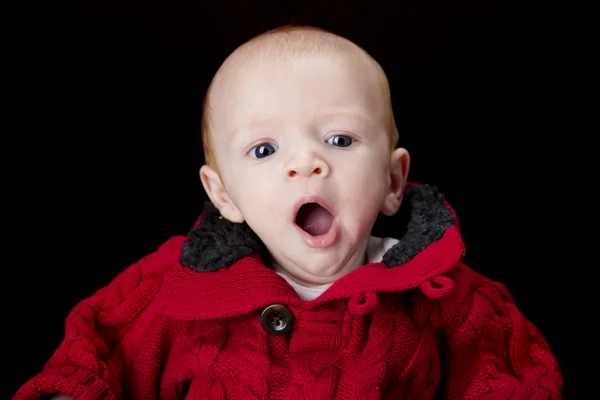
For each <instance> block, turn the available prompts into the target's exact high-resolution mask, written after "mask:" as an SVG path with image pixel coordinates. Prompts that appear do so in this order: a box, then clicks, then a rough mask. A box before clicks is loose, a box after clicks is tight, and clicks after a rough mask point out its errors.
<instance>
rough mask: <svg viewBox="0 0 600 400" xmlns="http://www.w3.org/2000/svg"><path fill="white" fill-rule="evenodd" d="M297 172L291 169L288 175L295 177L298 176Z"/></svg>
mask: <svg viewBox="0 0 600 400" xmlns="http://www.w3.org/2000/svg"><path fill="white" fill-rule="evenodd" d="M296 174H297V172H296V171H294V170H293V169H292V170H290V172H288V175H289V176H290V178H293V177H294V176H296Z"/></svg>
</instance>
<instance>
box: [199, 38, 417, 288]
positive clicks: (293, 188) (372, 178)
mask: <svg viewBox="0 0 600 400" xmlns="http://www.w3.org/2000/svg"><path fill="white" fill-rule="evenodd" d="M202 129H203V143H204V151H205V158H206V165H204V166H203V167H202V168H201V170H200V178H201V181H202V184H203V186H204V188H205V190H206V192H207V194H208V196H209V198H210V200H211V201H212V202H213V204H214V205H215V206H216V207H217V208H218V209H219V211H220V213H221V215H222V216H223V217H224V218H227V219H228V220H230V221H232V222H234V223H242V222H246V223H247V224H248V225H249V226H250V228H251V229H252V230H253V231H254V232H255V233H256V234H257V235H258V237H259V238H260V239H261V240H262V242H263V243H264V244H265V246H266V248H267V250H268V251H269V253H270V255H271V262H272V263H273V267H274V268H276V269H278V270H282V271H284V272H286V273H287V274H288V275H289V276H291V277H292V278H294V279H295V280H297V281H299V282H301V283H305V284H320V283H328V282H332V281H334V280H336V279H338V278H340V277H341V276H343V275H344V274H346V273H347V272H349V271H350V270H352V269H354V268H357V267H358V266H360V265H361V264H363V263H364V261H365V250H366V246H367V241H368V239H369V236H370V233H371V229H372V227H373V224H374V223H375V220H376V218H377V216H378V214H379V213H380V212H381V213H383V214H385V215H393V214H395V213H396V212H397V211H398V209H399V207H400V202H401V199H402V192H403V190H404V186H405V184H406V178H407V174H408V169H409V156H408V153H407V151H406V150H404V149H401V148H399V149H396V144H397V140H398V131H397V129H396V125H395V122H394V117H393V112H392V106H391V101H390V92H389V85H388V81H387V78H386V76H385V74H384V72H383V70H382V68H381V67H380V66H379V64H378V63H377V62H376V61H375V60H373V59H372V58H371V57H370V56H369V55H368V54H367V53H366V52H365V51H364V50H362V49H361V48H360V47H358V46H357V45H355V44H354V43H352V42H350V41H348V40H346V39H344V38H341V37H339V36H336V35H334V34H331V33H328V32H325V31H322V30H319V29H315V28H304V27H298V28H285V29H279V30H275V31H271V32H268V33H266V34H263V35H260V36H258V37H256V38H254V39H252V40H251V41H249V42H247V43H245V44H244V45H242V46H240V47H239V48H238V49H236V50H235V51H234V52H233V53H232V54H231V55H230V56H229V57H228V58H227V60H225V62H224V63H223V65H222V66H221V68H220V69H219V70H218V71H217V74H216V75H215V77H214V79H213V82H212V83H211V86H210V87H209V90H208V92H207V96H206V99H205V103H204V112H203V124H202Z"/></svg>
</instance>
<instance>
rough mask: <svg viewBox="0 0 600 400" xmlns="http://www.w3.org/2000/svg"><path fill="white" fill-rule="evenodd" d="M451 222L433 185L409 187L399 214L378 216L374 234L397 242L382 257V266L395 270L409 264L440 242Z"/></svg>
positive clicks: (452, 216)
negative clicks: (395, 239)
mask: <svg viewBox="0 0 600 400" xmlns="http://www.w3.org/2000/svg"><path fill="white" fill-rule="evenodd" d="M454 223H455V218H454V215H453V214H452V212H450V209H449V208H448V207H446V205H445V204H444V196H443V195H442V193H440V192H439V191H438V190H437V189H436V188H434V187H432V186H427V185H423V186H417V185H411V186H408V187H407V188H406V190H405V191H404V198H403V201H402V206H401V207H400V211H399V212H398V213H397V214H396V215H395V216H393V217H385V216H380V217H379V218H378V220H377V222H376V223H375V227H374V229H373V234H374V235H376V236H380V237H386V236H390V237H395V238H397V239H399V240H400V242H398V243H397V244H396V245H395V246H394V247H392V248H391V249H389V250H388V251H387V252H386V253H385V254H384V255H383V260H382V261H383V263H384V264H386V265H387V266H388V267H394V266H396V265H400V264H403V263H405V262H407V261H410V260H411V259H412V258H413V257H414V256H416V255H417V254H418V253H420V252H421V251H423V250H424V249H425V248H426V247H427V246H429V245H430V244H431V243H433V242H435V241H437V240H439V239H441V237H442V235H443V234H444V232H445V231H446V229H448V228H449V227H451V226H452V225H453V224H454ZM399 228H400V229H401V230H400V232H399Z"/></svg>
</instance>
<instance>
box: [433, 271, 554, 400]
mask: <svg viewBox="0 0 600 400" xmlns="http://www.w3.org/2000/svg"><path fill="white" fill-rule="evenodd" d="M455 274H456V275H455V276H454V277H453V278H454V285H455V287H454V291H453V294H452V295H451V296H450V299H448V300H446V301H448V302H451V303H453V304H452V305H448V304H446V306H447V308H446V310H448V309H450V310H451V311H450V312H449V315H450V318H449V320H448V321H447V322H448V323H447V325H446V328H445V333H444V337H445V342H444V345H445V361H446V362H445V365H443V367H444V368H445V370H446V373H447V381H446V387H445V394H446V395H445V397H444V398H447V399H461V400H469V399H473V400H475V399H505V400H521V399H528V400H545V399H553V400H557V399H561V398H562V395H561V391H562V386H563V378H562V375H561V373H560V371H559V368H558V362H557V359H556V358H555V356H554V355H553V353H552V352H551V350H550V347H549V346H548V344H547V343H546V341H545V339H544V338H543V337H542V335H541V334H540V332H539V331H538V330H537V329H536V327H535V326H534V325H533V324H532V323H531V322H530V321H528V320H527V319H526V318H525V317H524V316H523V314H522V313H521V312H520V311H519V309H518V308H517V306H516V305H515V302H514V300H513V298H512V297H511V295H510V294H509V292H508V290H507V289H506V287H505V286H504V285H502V284H500V283H498V282H494V281H492V280H490V279H488V278H486V277H483V276H481V275H480V274H478V273H476V272H474V271H473V270H471V269H470V268H468V267H467V266H465V265H464V264H460V265H459V266H458V267H457V269H456V271H455Z"/></svg>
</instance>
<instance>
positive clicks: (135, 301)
mask: <svg viewBox="0 0 600 400" xmlns="http://www.w3.org/2000/svg"><path fill="white" fill-rule="evenodd" d="M184 241H185V237H183V236H174V237H171V238H170V239H168V240H166V241H165V242H164V243H162V244H161V245H160V246H159V247H158V249H156V250H155V251H153V252H152V253H150V254H147V255H145V256H144V257H142V258H141V259H139V260H138V261H136V262H135V263H133V264H131V265H130V266H128V267H127V268H126V269H125V270H123V271H122V272H120V273H119V274H118V275H117V276H116V277H115V278H113V279H112V281H111V282H110V283H109V284H108V285H106V286H104V287H102V288H101V289H99V290H98V291H97V292H96V293H94V294H93V295H92V296H90V297H89V298H87V299H85V300H83V301H82V302H80V303H79V304H78V305H77V307H75V308H74V309H73V311H72V312H71V314H70V316H69V318H73V317H77V316H80V315H81V313H82V312H84V313H85V310H86V309H87V310H89V309H91V310H93V312H94V314H95V316H96V318H97V323H99V324H100V325H103V326H117V325H122V324H124V323H127V322H128V320H132V319H134V318H135V317H136V316H138V315H139V314H140V313H141V312H142V311H143V310H144V309H145V308H146V307H147V306H148V304H150V302H151V301H152V300H153V299H154V298H155V297H156V295H157V293H158V292H159V290H160V288H161V285H162V282H163V279H164V277H165V275H166V274H167V273H168V271H169V270H170V269H171V268H172V267H173V265H175V264H176V263H178V262H179V261H178V260H179V255H180V254H181V247H182V245H183V242H184Z"/></svg>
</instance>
